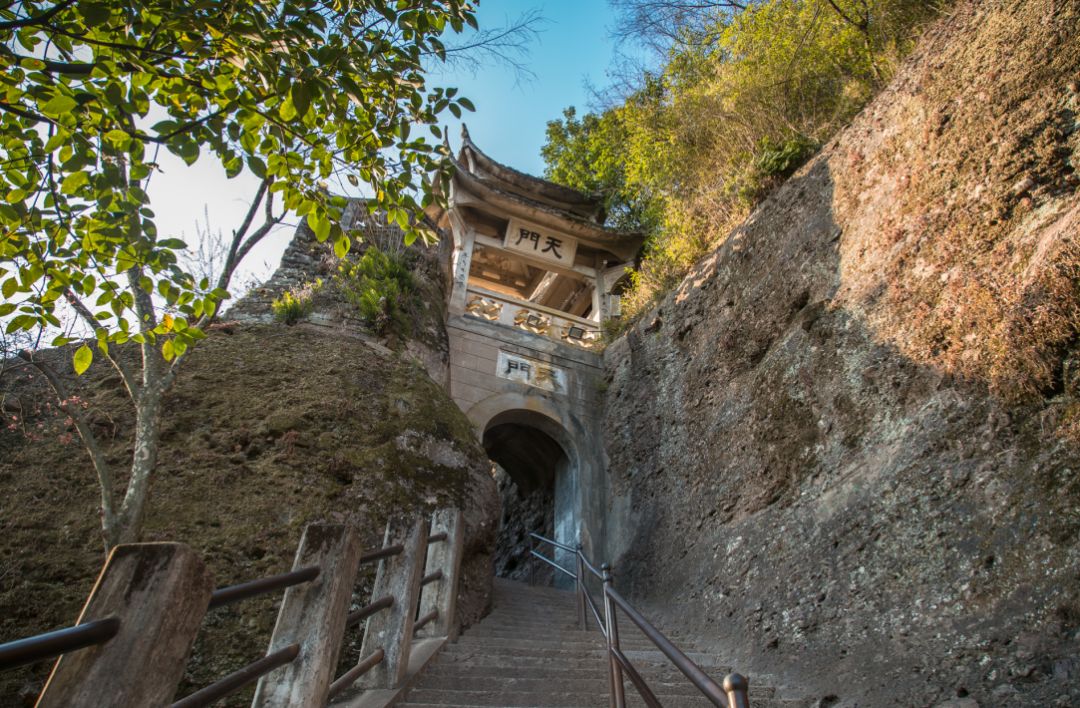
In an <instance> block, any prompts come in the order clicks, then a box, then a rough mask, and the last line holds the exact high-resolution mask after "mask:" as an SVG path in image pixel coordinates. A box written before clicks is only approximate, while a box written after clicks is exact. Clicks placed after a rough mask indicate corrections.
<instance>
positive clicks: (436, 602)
mask: <svg viewBox="0 0 1080 708" xmlns="http://www.w3.org/2000/svg"><path fill="white" fill-rule="evenodd" d="M431 533H432V534H436V533H445V534H446V540H445V541H440V542H438V543H433V544H429V545H428V548H427V564H426V565H425V567H424V575H428V574H429V573H435V572H437V571H440V570H441V571H442V580H439V581H437V582H434V583H432V584H430V585H428V586H426V587H424V589H423V590H422V591H421V595H420V616H421V617H424V616H426V615H427V614H428V613H429V612H432V611H435V612H438V614H437V615H436V616H435V619H434V620H432V621H431V622H429V623H428V624H427V625H425V626H424V627H423V628H421V629H420V631H419V632H418V633H417V634H418V635H419V636H421V637H447V638H448V639H450V640H453V639H454V638H455V637H457V631H458V627H457V616H456V615H457V587H458V577H459V576H460V574H461V551H462V548H463V547H464V541H465V524H464V521H463V520H462V515H461V511H460V510H459V509H440V510H438V511H436V512H435V513H434V514H433V515H432V517H431Z"/></svg>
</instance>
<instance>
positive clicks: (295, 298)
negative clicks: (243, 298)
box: [270, 278, 323, 325]
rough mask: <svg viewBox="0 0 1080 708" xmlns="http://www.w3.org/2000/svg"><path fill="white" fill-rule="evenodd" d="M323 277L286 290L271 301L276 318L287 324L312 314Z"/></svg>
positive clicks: (271, 307)
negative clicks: (313, 302) (313, 299)
mask: <svg viewBox="0 0 1080 708" xmlns="http://www.w3.org/2000/svg"><path fill="white" fill-rule="evenodd" d="M322 284H323V282H322V279H321V278H319V279H316V280H314V281H312V282H310V283H305V284H304V285H302V286H301V287H299V288H295V289H293V290H286V291H285V292H284V293H282V294H281V297H279V298H277V299H275V300H274V301H273V302H271V303H270V309H271V311H273V313H274V319H276V320H278V321H279V322H284V323H285V324H287V325H294V324H296V323H297V322H299V321H300V320H302V319H304V318H305V317H307V316H308V315H309V314H311V308H312V298H314V296H315V293H317V292H318V291H319V290H320V289H321V288H322Z"/></svg>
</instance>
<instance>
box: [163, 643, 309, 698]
mask: <svg viewBox="0 0 1080 708" xmlns="http://www.w3.org/2000/svg"><path fill="white" fill-rule="evenodd" d="M299 654H300V645H299V644H290V645H289V646H287V647H285V648H284V649H281V650H279V651H276V652H274V653H273V654H268V655H266V656H264V657H263V658H261V659H259V660H258V661H255V662H252V663H251V664H248V665H247V666H245V667H244V668H242V669H240V670H239V671H234V672H233V673H231V674H229V675H228V676H226V677H225V678H223V679H221V680H220V681H215V682H214V683H212V684H210V685H209V686H207V687H205V688H200V689H199V690H198V691H196V692H195V693H192V694H191V695H190V696H187V697H186V698H181V699H180V700H178V701H177V702H176V703H173V704H172V708H203V707H204V706H209V705H213V704H214V703H215V702H216V701H217V700H219V699H221V698H224V697H225V696H227V695H229V694H230V693H233V692H234V691H237V690H239V689H241V688H243V687H244V686H246V685H248V684H249V683H252V682H253V681H257V680H258V679H259V678H260V677H261V676H264V675H265V674H268V673H270V672H271V671H273V670H274V669H276V668H277V667H279V666H284V665H285V664H288V663H289V662H291V661H292V660H293V659H295V658H296V657H297V656H298V655H299Z"/></svg>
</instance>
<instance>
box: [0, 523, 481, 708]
mask: <svg viewBox="0 0 1080 708" xmlns="http://www.w3.org/2000/svg"><path fill="white" fill-rule="evenodd" d="M463 528H464V526H463V521H462V516H461V512H460V511H459V510H456V509H440V510H438V511H436V512H435V513H434V514H433V515H432V517H431V519H430V520H425V519H422V518H412V517H406V516H402V517H394V518H393V519H391V521H390V522H388V523H387V530H386V534H385V538H384V541H383V547H382V548H377V549H374V550H369V551H359V550H358V547H359V546H358V543H359V541H358V536H357V532H356V531H355V529H352V528H350V527H347V526H345V525H328V524H309V525H308V526H307V527H306V528H305V530H304V535H303V537H302V539H301V542H300V546H299V548H298V549H297V555H296V560H295V561H294V564H293V569H292V570H291V571H289V572H286V573H280V574H278V575H273V576H270V577H266V578H258V579H256V580H250V581H247V582H242V583H238V584H235V585H230V586H226V587H219V588H217V589H213V586H212V585H211V581H210V577H209V574H208V573H206V570H205V565H204V564H203V562H202V560H201V559H199V557H198V556H197V555H196V554H195V553H194V551H192V550H191V548H190V547H188V546H185V545H184V544H179V543H148V544H129V545H122V546H119V547H117V549H114V551H113V553H112V554H110V556H109V558H108V559H107V560H106V563H105V565H104V567H103V569H102V571H101V575H100V576H99V578H98V582H97V584H96V585H95V589H94V591H93V592H92V593H91V596H90V598H89V599H88V600H87V604H86V606H85V608H89V609H85V608H84V611H83V613H82V615H81V616H80V619H79V620H78V623H77V624H76V625H75V626H73V627H67V628H64V629H59V630H56V631H52V632H47V633H44V634H40V635H37V636H33V637H27V638H25V639H19V640H16V641H12V642H7V643H4V644H0V670H5V669H10V668H15V667H18V666H22V665H25V664H31V663H34V662H38V661H43V660H46V659H54V658H56V657H61V659H60V661H58V662H57V663H56V664H55V665H54V667H53V673H52V675H51V677H50V679H49V683H48V684H47V685H46V688H45V689H44V692H43V696H44V695H45V694H48V696H50V697H52V698H51V700H52V702H51V703H49V702H46V703H44V705H72V704H75V703H80V700H79V699H78V698H77V696H82V695H85V696H93V697H94V700H95V701H100V703H101V704H102V705H105V704H109V705H113V704H119V703H122V702H124V700H122V699H121V697H122V696H128V697H129V698H130V695H129V694H130V692H131V691H132V690H137V691H139V693H138V694H137V695H138V696H139V698H138V699H135V702H136V703H139V704H141V705H142V704H145V705H171V708H201V707H203V706H209V705H212V704H214V703H217V702H218V701H220V700H222V699H224V698H226V697H227V696H231V695H234V694H235V692H237V691H239V690H240V689H242V688H244V687H246V686H250V685H251V684H253V683H255V682H258V683H259V686H258V687H257V688H256V689H255V705H259V706H271V705H281V696H282V695H284V694H287V693H288V691H289V690H291V683H290V682H292V681H295V680H297V678H296V677H298V676H306V675H309V674H312V675H317V676H318V680H317V682H316V683H317V685H315V684H312V685H311V686H310V688H311V690H312V691H313V692H314V693H312V695H317V696H318V698H317V700H316V702H318V703H320V704H325V703H326V702H327V701H329V700H330V699H331V698H333V697H334V696H338V695H339V694H341V693H342V692H344V691H346V690H347V689H349V688H350V687H351V686H352V685H353V684H354V683H356V681H357V680H358V679H360V678H361V677H363V676H364V675H365V674H367V673H368V672H369V671H371V670H372V669H374V668H375V667H379V671H378V672H376V673H377V675H369V676H368V677H367V679H365V680H366V685H365V687H364V690H365V691H366V690H373V691H381V690H399V689H400V688H401V686H402V685H403V681H404V679H405V676H406V671H407V670H408V667H409V655H410V651H411V649H412V647H413V645H414V644H416V643H417V642H445V641H447V640H448V639H450V638H452V635H454V634H455V633H456V627H455V625H454V616H455V613H454V599H455V598H454V596H455V591H456V587H457V579H458V575H459V570H460V562H461V551H462V541H463V540H462V538H461V534H462V533H463ZM376 561H379V562H380V565H379V570H378V572H377V573H376V579H375V586H374V589H373V591H372V598H371V601H370V602H369V603H368V604H367V605H365V606H364V607H360V608H359V609H356V610H353V611H351V612H348V614H346V611H347V607H348V606H349V603H350V602H351V601H352V598H353V597H354V593H355V590H356V588H355V583H356V574H357V570H358V568H359V566H360V565H361V564H364V563H373V562H376ZM147 568H151V569H152V570H151V571H147V570H146V569H147ZM313 581H317V582H313ZM290 588H292V589H291V590H290ZM286 590H287V591H288V592H285V594H284V598H283V599H282V601H281V605H280V607H279V611H278V621H277V623H276V625H275V628H274V633H273V636H272V637H271V640H270V648H269V649H268V650H267V651H266V653H265V655H264V656H261V657H259V658H258V659H257V660H255V661H253V662H252V663H250V664H248V665H246V666H243V667H242V668H240V669H238V670H237V671H234V672H232V673H230V674H228V675H227V676H224V677H222V678H220V679H218V680H216V681H213V682H212V683H210V684H209V685H207V686H204V687H202V688H199V689H198V690H195V691H194V692H193V693H191V694H190V695H188V696H186V697H183V698H180V699H179V700H177V699H175V698H174V694H175V691H176V686H177V684H178V683H179V682H180V680H181V678H182V676H183V670H184V666H183V664H182V663H180V662H178V661H175V660H174V659H175V656H178V655H179V654H180V653H183V654H184V655H185V656H186V655H187V653H188V652H190V650H191V647H192V645H193V643H194V641H195V639H196V636H197V633H198V631H199V627H200V625H201V624H202V621H203V619H204V617H205V615H206V613H207V612H208V611H210V610H214V609H217V608H221V607H224V606H226V605H231V604H233V603H237V602H241V601H244V600H248V599H251V598H255V597H259V596H265V595H267V594H269V593H274V592H281V591H286ZM387 610H388V611H389V612H384V611H387ZM132 618H136V619H132ZM331 618H333V619H331ZM365 620H367V621H368V629H367V630H366V631H365V633H364V646H363V647H362V648H361V656H362V657H363V658H362V659H360V661H359V662H358V663H357V664H356V665H355V666H353V667H352V668H350V669H349V670H347V671H346V672H345V673H344V674H342V675H341V676H339V677H338V678H337V679H336V680H333V681H331V678H332V677H333V673H332V669H333V666H332V664H333V663H334V662H336V660H337V656H338V653H339V651H340V649H341V645H342V643H343V642H344V640H345V639H344V638H345V635H346V630H347V629H348V628H349V627H355V626H356V625H359V624H360V623H361V622H364V621H365ZM337 623H340V625H338V627H337V630H329V629H327V625H328V624H337ZM372 623H375V625H376V627H377V629H375V630H372ZM379 623H381V624H379ZM136 628H137V631H136ZM316 630H318V631H316ZM421 632H422V633H421ZM418 633H421V634H418ZM414 635H416V636H415V637H414ZM140 642H141V643H140ZM438 646H441V644H439V645H438ZM438 646H436V645H435V644H433V643H431V644H427V645H426V646H425V649H424V651H431V650H432V648H433V647H434V649H437V648H438ZM88 647H93V648H94V650H93V651H91V652H81V653H80V652H79V650H81V649H85V648H88ZM161 647H165V648H164V649H160V648H161ZM69 654H70V655H72V658H70V659H68V658H65V657H66V655H69ZM155 662H156V663H155ZM102 667H105V668H102ZM117 667H134V668H133V669H132V673H133V675H135V676H137V677H138V678H137V679H136V683H137V684H138V685H137V686H136V687H135V688H134V689H133V688H132V687H131V686H130V685H128V683H118V682H117V681H116V671H117ZM140 667H141V668H140ZM147 667H150V668H149V669H148V668H147ZM80 691H81V692H83V693H79V692H80ZM131 695H134V694H131ZM128 702H130V700H129V701H128Z"/></svg>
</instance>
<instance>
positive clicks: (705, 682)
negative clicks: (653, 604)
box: [606, 584, 727, 706]
mask: <svg viewBox="0 0 1080 708" xmlns="http://www.w3.org/2000/svg"><path fill="white" fill-rule="evenodd" d="M606 594H607V596H608V597H610V598H611V600H612V602H614V603H615V604H616V605H618V606H619V609H620V610H622V611H623V612H624V613H625V614H626V616H627V617H629V618H630V620H631V621H632V622H633V623H634V624H636V625H637V626H638V628H639V629H640V630H641V632H642V634H644V635H645V636H646V637H648V639H649V641H651V642H652V643H653V644H655V645H656V648H657V649H659V650H660V651H661V652H663V654H664V656H666V657H667V658H668V659H669V660H670V661H671V663H673V664H675V668H677V669H678V670H679V671H681V672H683V674H684V675H685V676H686V678H688V679H690V683H692V684H694V686H696V687H697V689H698V690H699V691H701V693H702V694H703V695H704V696H705V697H706V698H708V699H709V700H710V701H712V702H713V703H715V704H716V705H718V706H722V705H724V703H725V702H727V696H725V695H724V689H723V688H721V687H720V684H718V683H716V681H713V680H712V679H711V678H710V677H709V675H708V674H707V673H705V672H704V671H702V670H701V667H700V666H698V665H697V664H695V663H694V662H693V661H692V660H691V659H690V657H688V656H687V655H686V654H684V653H683V652H682V651H681V650H680V649H679V648H678V647H677V646H675V645H674V644H672V643H671V640H669V639H668V638H667V637H665V636H664V634H663V633H662V632H661V631H660V630H658V629H657V628H656V627H654V626H653V625H652V623H650V622H649V620H647V619H645V618H644V617H643V616H642V615H641V613H640V612H638V611H637V610H635V609H634V607H633V606H632V605H631V604H630V603H629V602H627V601H626V598H624V597H623V596H622V595H620V594H619V593H618V591H617V590H615V588H613V587H610V584H609V587H608V588H607V589H606Z"/></svg>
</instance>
